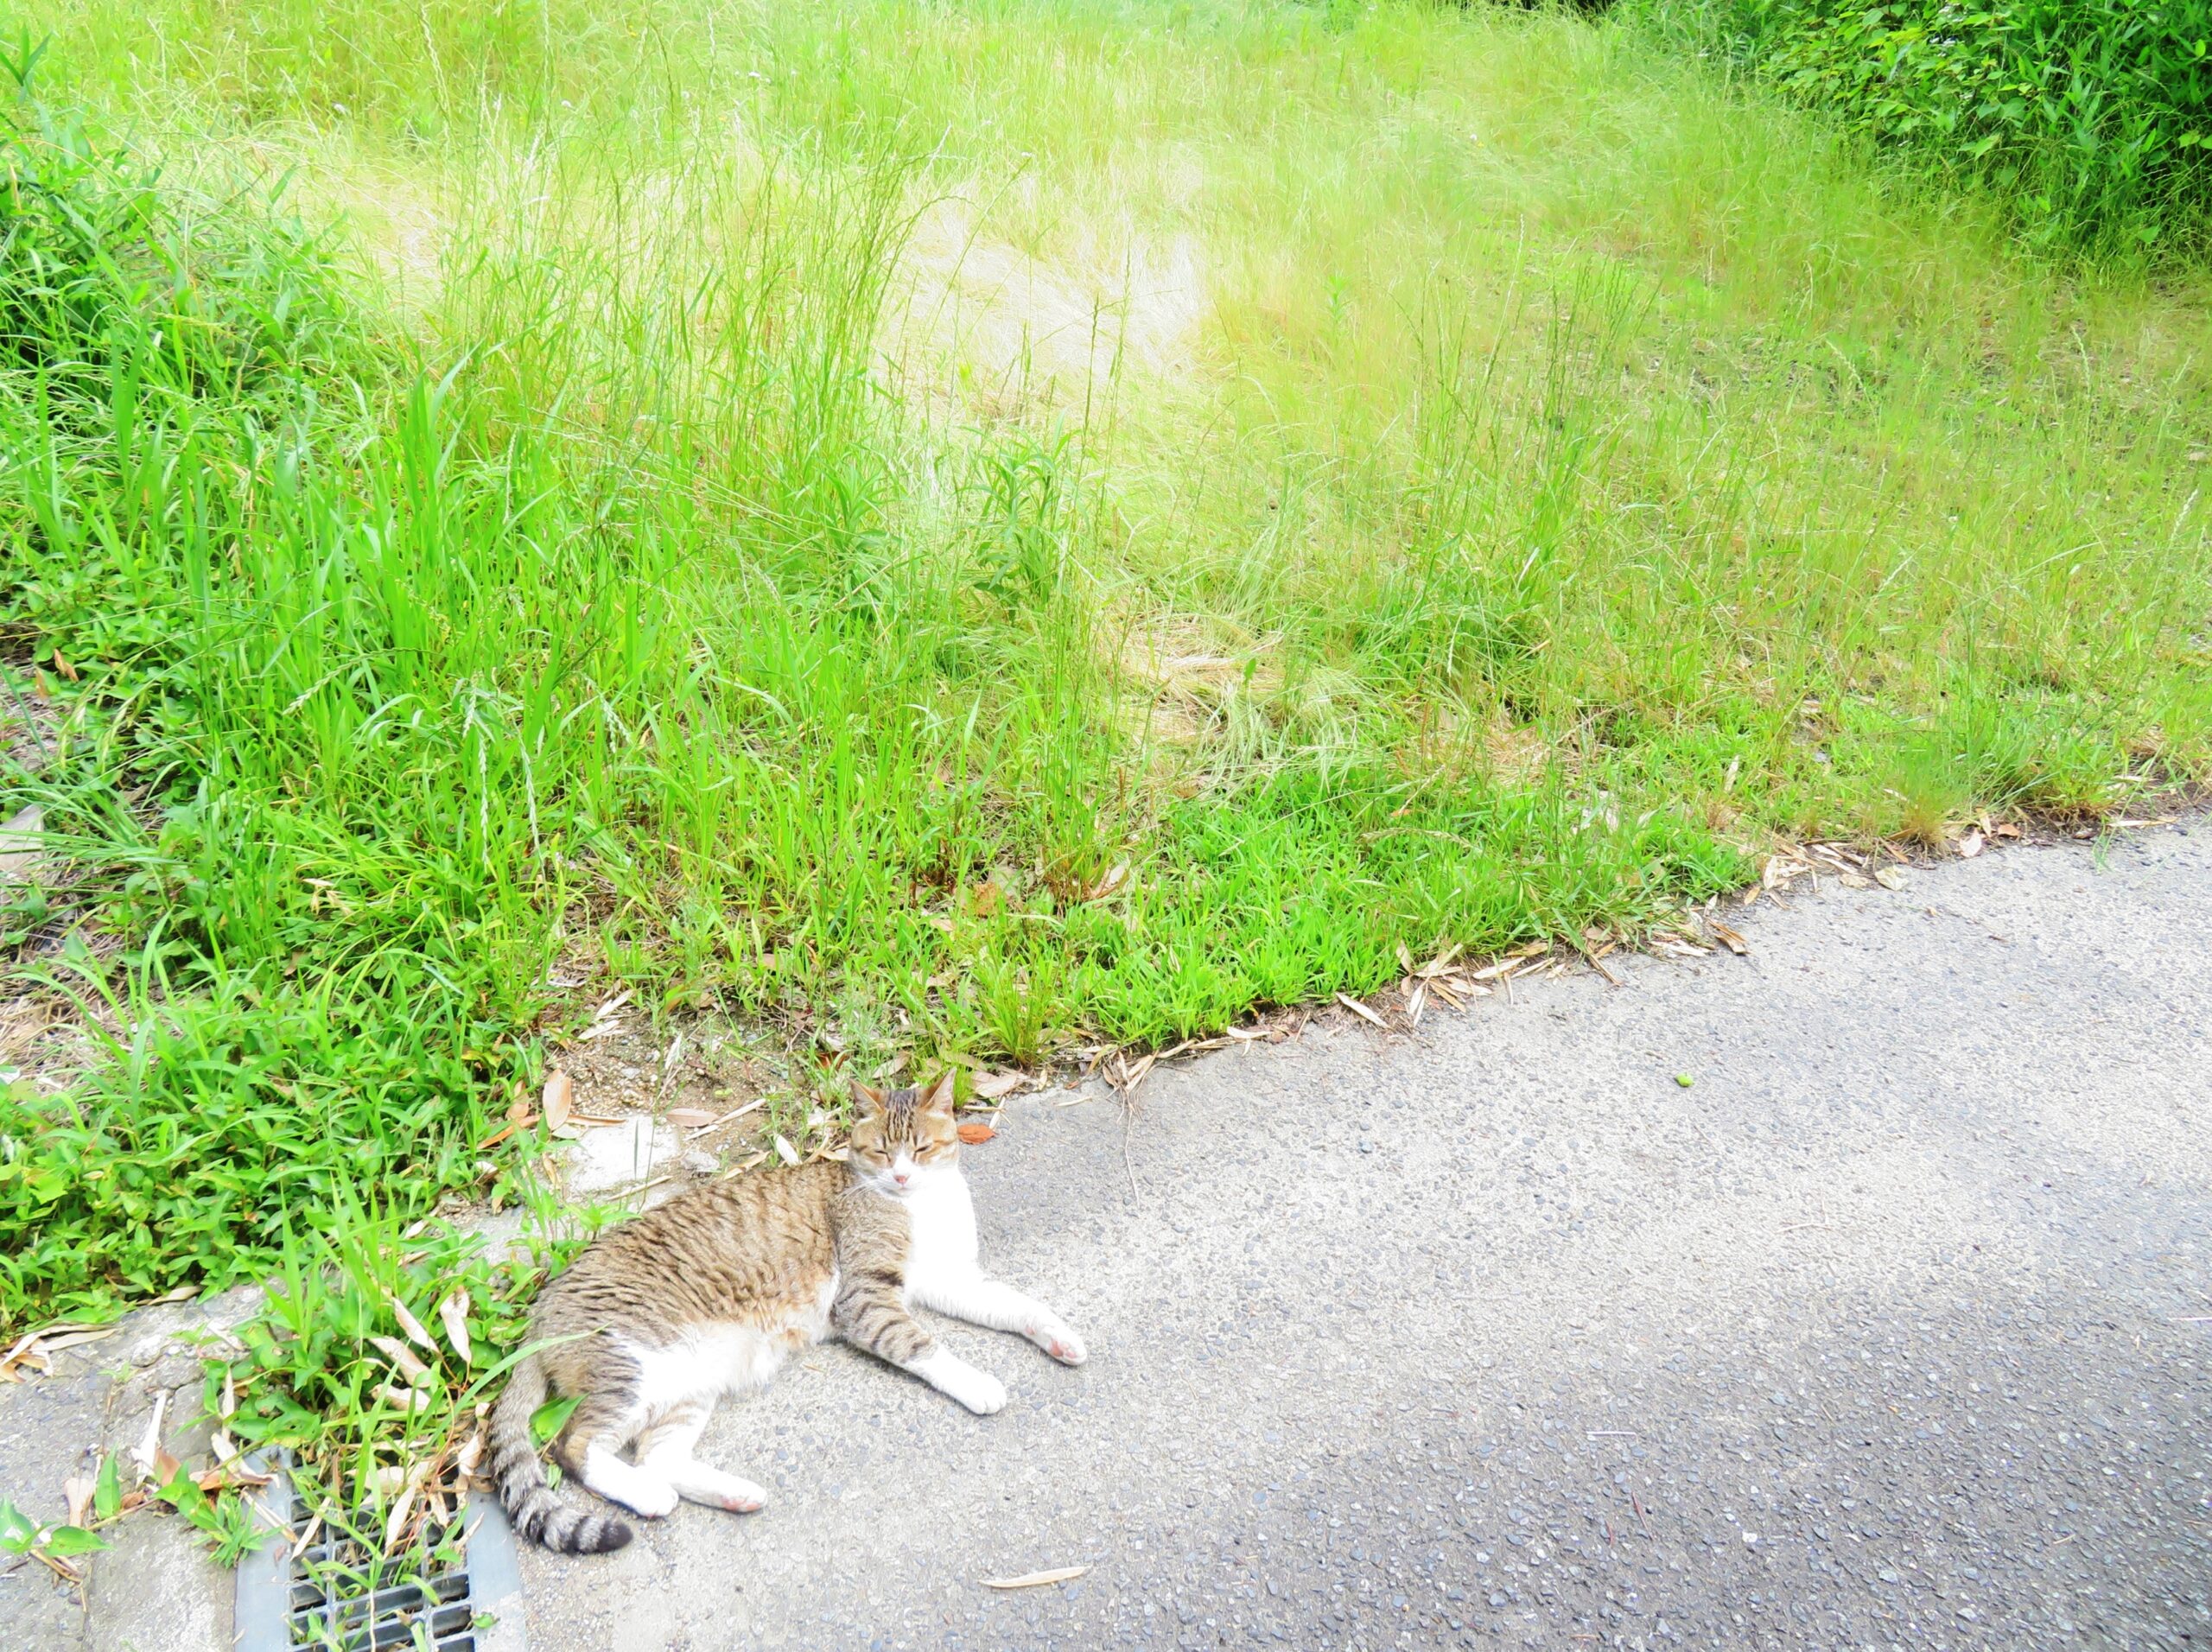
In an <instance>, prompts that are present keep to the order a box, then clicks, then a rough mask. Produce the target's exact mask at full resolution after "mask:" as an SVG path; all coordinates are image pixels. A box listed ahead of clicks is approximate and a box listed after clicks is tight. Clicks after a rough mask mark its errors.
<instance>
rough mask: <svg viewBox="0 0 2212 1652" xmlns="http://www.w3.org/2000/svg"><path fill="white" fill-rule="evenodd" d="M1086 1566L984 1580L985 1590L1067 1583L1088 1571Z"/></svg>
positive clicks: (1029, 1587)
mask: <svg viewBox="0 0 2212 1652" xmlns="http://www.w3.org/2000/svg"><path fill="white" fill-rule="evenodd" d="M1088 1571H1090V1567H1089V1566H1056V1567H1054V1568H1053V1569H1052V1571H1050V1572H1025V1573H1022V1574H1021V1575H1020V1577H1018V1578H985V1579H982V1585H983V1587H984V1588H986V1589H1036V1588H1040V1587H1042V1586H1043V1585H1046V1584H1048V1583H1068V1582H1071V1581H1073V1580H1074V1579H1077V1578H1079V1577H1081V1576H1082V1575H1083V1574H1084V1573H1086V1572H1088Z"/></svg>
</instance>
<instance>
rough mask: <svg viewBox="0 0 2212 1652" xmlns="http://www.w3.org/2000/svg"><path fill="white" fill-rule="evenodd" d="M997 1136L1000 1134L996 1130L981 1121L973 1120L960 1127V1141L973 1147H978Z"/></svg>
mask: <svg viewBox="0 0 2212 1652" xmlns="http://www.w3.org/2000/svg"><path fill="white" fill-rule="evenodd" d="M996 1134H998V1132H997V1131H996V1130H994V1129H993V1128H991V1127H990V1126H989V1125H988V1124H986V1123H984V1122H983V1121H982V1120H981V1119H975V1120H971V1121H969V1122H968V1123H966V1124H963V1125H962V1126H961V1127H960V1139H961V1140H962V1141H964V1142H966V1143H967V1144H968V1145H969V1147H975V1146H976V1145H977V1144H978V1143H981V1142H985V1141H989V1140H990V1139H991V1138H992V1137H993V1136H995V1135H996Z"/></svg>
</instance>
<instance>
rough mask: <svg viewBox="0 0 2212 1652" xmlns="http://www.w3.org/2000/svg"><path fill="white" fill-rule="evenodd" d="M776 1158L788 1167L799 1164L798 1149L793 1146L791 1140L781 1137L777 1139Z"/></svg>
mask: <svg viewBox="0 0 2212 1652" xmlns="http://www.w3.org/2000/svg"><path fill="white" fill-rule="evenodd" d="M776 1157H777V1158H779V1159H780V1160H783V1161H784V1162H785V1164H787V1165H795V1164H797V1163H798V1148H797V1147H793V1146H791V1142H790V1141H789V1140H787V1139H786V1138H785V1137H783V1136H780V1135H779V1136H778V1137H777V1138H776Z"/></svg>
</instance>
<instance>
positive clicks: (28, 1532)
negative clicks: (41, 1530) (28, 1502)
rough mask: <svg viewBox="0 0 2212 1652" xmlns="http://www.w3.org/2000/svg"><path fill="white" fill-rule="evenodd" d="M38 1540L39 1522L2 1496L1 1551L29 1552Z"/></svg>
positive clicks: (0, 1502)
mask: <svg viewBox="0 0 2212 1652" xmlns="http://www.w3.org/2000/svg"><path fill="white" fill-rule="evenodd" d="M35 1541H38V1526H37V1523H36V1522H34V1521H33V1520H32V1519H31V1517H30V1516H29V1515H26V1514H24V1513H23V1512H22V1510H21V1509H18V1508H16V1505H15V1504H14V1503H10V1502H8V1501H7V1500H6V1499H5V1498H0V1553H5V1554H27V1553H28V1552H29V1549H30V1546H31V1545H32V1544H33V1543H35Z"/></svg>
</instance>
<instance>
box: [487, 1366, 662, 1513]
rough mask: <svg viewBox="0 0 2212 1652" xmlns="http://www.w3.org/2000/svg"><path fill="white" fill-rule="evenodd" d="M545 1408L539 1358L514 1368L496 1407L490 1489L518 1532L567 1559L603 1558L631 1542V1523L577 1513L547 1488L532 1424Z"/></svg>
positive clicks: (582, 1510)
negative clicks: (571, 1556) (496, 1493)
mask: <svg viewBox="0 0 2212 1652" xmlns="http://www.w3.org/2000/svg"><path fill="white" fill-rule="evenodd" d="M544 1403H545V1367H544V1365H543V1363H542V1362H541V1361H540V1360H539V1359H538V1357H537V1355H535V1354H532V1355H531V1356H530V1357H528V1358H527V1359H525V1360H524V1361H523V1363H521V1364H519V1365H518V1366H516V1367H515V1374H514V1375H513V1376H511V1377H509V1378H508V1379H507V1391H506V1392H505V1394H503V1395H500V1396H499V1404H498V1405H496V1406H494V1407H492V1427H491V1431H490V1432H491V1447H492V1483H493V1484H494V1485H496V1486H497V1487H499V1501H500V1502H501V1503H505V1505H506V1509H507V1516H508V1518H509V1519H511V1520H512V1521H513V1522H514V1523H515V1529H516V1530H517V1531H518V1532H520V1533H521V1534H523V1535H524V1537H527V1538H528V1539H530V1541H531V1542H533V1543H543V1545H544V1546H545V1547H547V1548H550V1549H556V1550H558V1551H559V1552H560V1553H561V1554H605V1553H606V1552H607V1550H608V1549H619V1548H620V1547H622V1546H623V1545H624V1544H625V1543H626V1542H628V1541H630V1528H629V1524H628V1522H626V1521H623V1520H621V1519H620V1518H619V1517H618V1516H616V1515H610V1514H607V1512H605V1511H604V1510H602V1509H577V1508H575V1507H572V1506H571V1505H570V1504H569V1503H564V1502H563V1500H562V1499H561V1498H560V1497H559V1496H557V1495H556V1493H555V1492H554V1490H553V1488H552V1487H551V1486H550V1485H549V1484H546V1480H545V1465H543V1463H540V1462H539V1461H538V1460H537V1441H535V1440H533V1439H531V1436H530V1420H531V1416H532V1415H533V1414H535V1413H536V1412H537V1407H540V1406H542V1405H543V1404H544Z"/></svg>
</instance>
